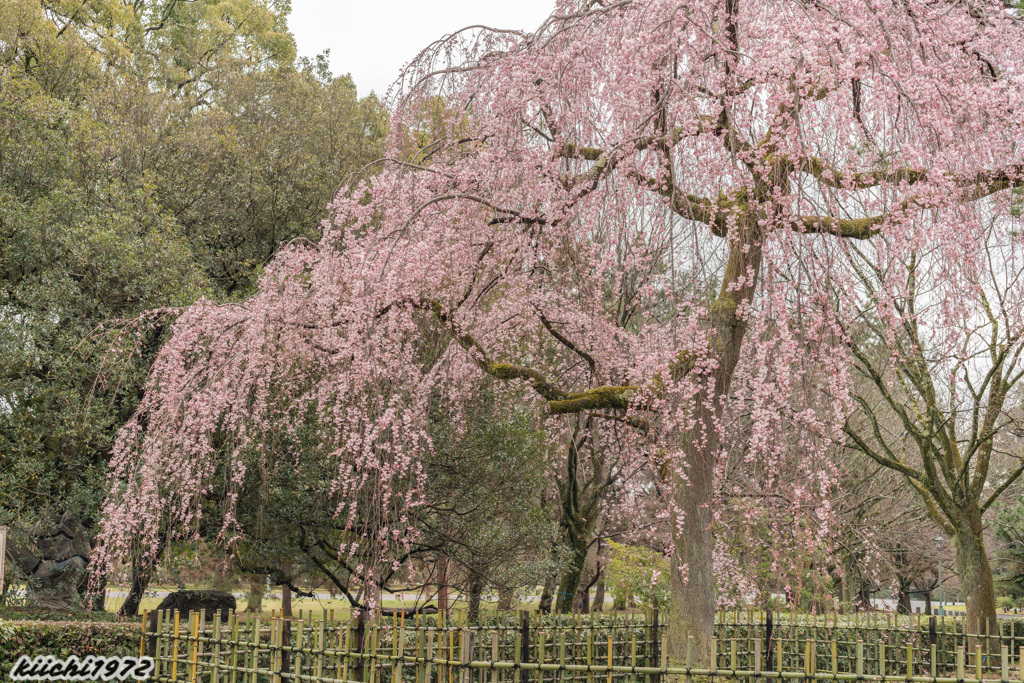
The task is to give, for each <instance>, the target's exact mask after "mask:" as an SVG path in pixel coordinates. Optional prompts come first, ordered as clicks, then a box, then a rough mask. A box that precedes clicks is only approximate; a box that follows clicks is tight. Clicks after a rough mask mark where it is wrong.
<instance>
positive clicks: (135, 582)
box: [117, 538, 166, 617]
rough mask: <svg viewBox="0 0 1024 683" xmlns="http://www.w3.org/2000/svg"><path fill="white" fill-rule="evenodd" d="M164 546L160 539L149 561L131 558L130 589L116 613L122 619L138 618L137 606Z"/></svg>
mask: <svg viewBox="0 0 1024 683" xmlns="http://www.w3.org/2000/svg"><path fill="white" fill-rule="evenodd" d="M165 545H166V544H165V543H164V541H163V538H161V539H160V541H158V543H157V547H156V553H155V554H154V555H153V557H152V558H151V559H144V558H132V583H131V587H130V588H129V589H128V597H127V598H125V600H124V604H123V605H121V609H119V610H118V611H117V613H118V614H120V615H121V616H122V617H137V616H139V604H140V603H141V602H142V596H143V595H145V593H146V588H148V587H149V582H150V580H151V579H152V578H153V570H154V569H155V568H156V563H157V562H159V561H160V558H161V557H163V554H164V547H165Z"/></svg>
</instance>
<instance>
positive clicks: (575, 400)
mask: <svg viewBox="0 0 1024 683" xmlns="http://www.w3.org/2000/svg"><path fill="white" fill-rule="evenodd" d="M638 388H639V387H633V386H626V387H595V388H593V389H587V390H586V391H581V392H579V393H576V394H570V395H569V397H568V398H566V399H563V400H557V401H552V400H549V401H548V412H549V413H551V414H552V415H565V414H567V413H580V412H583V411H584V410H602V409H614V410H626V409H627V408H629V403H630V401H631V400H633V396H635V395H636V391H637V389H638Z"/></svg>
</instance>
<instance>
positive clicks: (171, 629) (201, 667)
mask: <svg viewBox="0 0 1024 683" xmlns="http://www.w3.org/2000/svg"><path fill="white" fill-rule="evenodd" d="M851 621H852V619H848V618H846V617H832V616H830V617H806V616H801V617H795V618H794V617H782V618H781V619H780V618H779V617H778V616H776V617H775V618H774V619H772V618H768V615H767V614H764V613H754V612H747V613H739V612H736V613H723V614H720V615H719V616H718V619H717V625H716V634H717V637H716V639H715V640H714V641H713V642H714V649H715V652H714V655H713V657H712V660H713V662H714V668H712V669H701V668H697V667H696V665H695V664H694V662H695V658H694V656H693V653H692V641H691V643H690V647H688V648H686V649H687V653H686V656H685V657H682V658H681V659H682V661H679V662H672V663H671V665H670V663H669V661H668V656H667V648H666V645H667V643H666V633H665V630H664V627H663V625H661V624H660V623H659V620H658V616H657V614H656V613H655V614H652V615H651V617H650V618H648V619H643V620H641V619H638V618H636V617H626V618H596V619H586V618H585V619H582V620H581V619H579V618H578V617H576V618H573V616H572V615H566V616H560V617H546V618H541V617H537V616H529V615H527V614H526V613H521V614H519V615H516V616H515V617H507V616H503V617H491V618H488V619H485V620H484V621H483V623H477V624H473V625H470V624H468V623H466V621H465V619H464V618H456V619H453V620H447V621H446V620H445V619H444V618H441V619H436V618H423V619H421V618H410V619H405V618H400V617H398V616H393V617H385V618H377V619H372V620H371V619H368V618H366V616H365V615H363V616H361V617H360V618H358V619H356V620H351V621H345V622H337V621H335V620H334V619H333V618H332V617H331V615H329V614H328V613H326V612H325V613H323V614H322V615H317V617H316V618H314V615H313V614H310V613H306V614H303V615H302V617H301V618H299V619H285V618H281V617H280V616H277V615H274V616H273V617H271V618H269V619H267V618H263V617H260V616H254V617H252V618H251V619H242V618H239V615H236V614H234V613H229V614H225V615H221V614H220V613H218V614H217V615H216V616H215V617H214V618H213V619H211V620H209V621H207V619H206V618H205V616H204V615H203V614H201V613H193V614H190V615H188V617H186V618H184V619H182V618H181V616H180V615H179V614H178V613H176V612H162V613H158V614H157V615H156V616H155V619H152V620H150V619H145V618H144V621H143V623H144V624H146V628H145V629H144V633H143V635H142V637H141V640H140V643H139V654H140V655H145V654H149V655H151V656H153V657H154V658H155V661H156V667H155V670H154V675H153V678H152V680H155V681H161V682H162V681H188V682H189V683H198V682H199V681H202V682H203V683H286V682H289V681H316V682H325V683H326V682H332V683H333V682H339V681H344V682H346V683H349V682H351V683H668V682H667V680H663V679H664V678H665V677H668V678H670V679H671V680H673V681H676V680H679V681H685V682H686V683H691V682H692V681H693V680H694V679H695V678H700V679H701V680H709V679H710V680H715V679H719V678H720V679H737V678H740V679H765V680H767V681H770V680H772V679H778V680H779V681H783V680H787V679H805V680H812V679H813V680H831V681H872V682H874V681H878V682H881V681H907V682H912V683H981V682H982V681H989V682H994V681H1005V682H1007V683H1009V682H1010V681H1024V676H1022V669H1021V660H1022V658H1024V629H1018V628H1017V626H1015V625H1012V624H1010V625H1009V630H1008V631H1007V632H1002V629H1001V632H1000V633H998V634H992V633H987V634H986V633H985V632H984V631H983V632H982V633H981V634H978V633H977V632H974V633H970V632H968V631H967V629H966V628H965V625H964V624H963V620H957V619H954V618H947V619H942V618H939V619H929V618H927V617H925V618H923V619H922V618H915V616H911V617H910V618H907V617H901V618H899V619H895V618H893V617H889V618H888V619H884V618H879V617H872V618H869V621H868V622H867V623H861V619H860V618H857V619H856V623H855V624H854V623H850V622H851ZM1018 631H1019V633H1018ZM1018 640H1020V641H1021V644H1020V645H1016V643H1017V641H1018Z"/></svg>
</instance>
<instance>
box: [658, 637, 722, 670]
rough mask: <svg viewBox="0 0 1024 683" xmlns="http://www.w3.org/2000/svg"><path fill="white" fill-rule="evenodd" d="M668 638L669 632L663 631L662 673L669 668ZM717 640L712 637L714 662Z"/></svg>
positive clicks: (716, 666)
mask: <svg viewBox="0 0 1024 683" xmlns="http://www.w3.org/2000/svg"><path fill="white" fill-rule="evenodd" d="M667 640H668V634H667V633H663V634H662V635H661V674H664V673H665V671H666V669H668V643H667V642H666V641H667ZM715 642H716V641H715V639H714V638H712V639H711V657H712V661H713V662H714V661H715V659H714V658H715ZM714 668H716V669H717V668H718V665H717V664H715V666H714ZM661 674H659V680H660V678H661Z"/></svg>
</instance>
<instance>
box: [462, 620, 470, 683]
mask: <svg viewBox="0 0 1024 683" xmlns="http://www.w3.org/2000/svg"><path fill="white" fill-rule="evenodd" d="M472 661H473V631H471V630H470V629H468V628H463V629H462V652H461V653H460V654H459V664H460V665H461V667H460V669H461V675H460V676H459V680H460V683H473V669H471V668H470V667H469V663H470V662H472Z"/></svg>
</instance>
